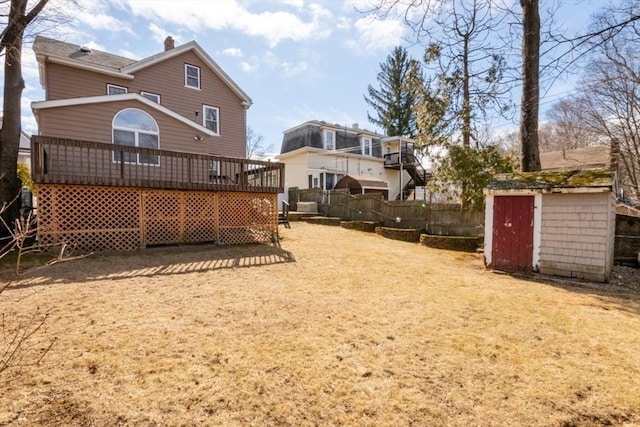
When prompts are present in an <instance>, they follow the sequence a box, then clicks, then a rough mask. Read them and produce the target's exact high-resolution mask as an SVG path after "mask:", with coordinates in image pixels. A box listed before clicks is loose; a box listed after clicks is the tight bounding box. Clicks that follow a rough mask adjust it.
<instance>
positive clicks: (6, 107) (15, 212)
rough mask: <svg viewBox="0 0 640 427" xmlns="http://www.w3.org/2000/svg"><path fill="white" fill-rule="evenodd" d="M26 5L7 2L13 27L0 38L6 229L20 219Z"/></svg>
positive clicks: (0, 153) (0, 156)
mask: <svg viewBox="0 0 640 427" xmlns="http://www.w3.org/2000/svg"><path fill="white" fill-rule="evenodd" d="M26 6H27V0H12V1H11V10H10V12H9V22H14V23H16V24H15V25H13V26H12V28H11V29H9V30H8V31H7V33H6V34H5V35H4V37H3V39H2V45H3V48H4V51H5V63H4V93H3V95H4V101H3V106H2V107H3V118H2V129H1V130H0V206H3V205H4V206H6V210H5V211H4V212H3V213H2V218H3V219H4V221H5V223H6V224H7V225H8V226H10V227H12V226H13V225H14V223H15V220H16V219H17V218H19V216H20V202H21V199H20V197H18V195H19V194H20V191H21V189H22V183H21V181H20V179H19V178H18V152H19V149H20V132H21V110H20V100H21V98H22V90H23V89H24V79H23V78H22V63H21V59H22V39H23V36H24V25H23V23H22V22H21V21H22V19H21V17H23V16H24V13H25V10H26ZM14 200H15V202H13V201H14ZM12 202H13V203H12ZM8 231H9V230H7V229H6V227H4V226H0V236H7V235H8Z"/></svg>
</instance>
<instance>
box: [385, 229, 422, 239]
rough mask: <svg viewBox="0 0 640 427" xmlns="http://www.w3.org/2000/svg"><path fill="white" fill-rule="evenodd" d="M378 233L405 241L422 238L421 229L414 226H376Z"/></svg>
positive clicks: (388, 237)
mask: <svg viewBox="0 0 640 427" xmlns="http://www.w3.org/2000/svg"><path fill="white" fill-rule="evenodd" d="M376 234H379V235H381V236H382V237H386V238H387V239H394V240H402V241H403V242H418V241H419V240H420V230H416V229H414V228H389V227H376Z"/></svg>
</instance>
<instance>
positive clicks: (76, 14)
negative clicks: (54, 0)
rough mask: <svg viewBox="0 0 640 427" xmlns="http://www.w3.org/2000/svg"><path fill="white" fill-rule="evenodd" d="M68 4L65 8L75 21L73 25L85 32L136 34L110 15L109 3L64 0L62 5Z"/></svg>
mask: <svg viewBox="0 0 640 427" xmlns="http://www.w3.org/2000/svg"><path fill="white" fill-rule="evenodd" d="M65 2H66V3H67V6H66V7H64V8H63V10H64V11H65V14H67V15H69V18H71V19H73V23H74V25H75V26H77V27H78V28H79V29H81V30H83V31H87V30H88V31H90V30H107V31H112V32H125V33H128V34H132V35H133V34H134V32H133V31H132V29H131V27H130V26H129V25H126V23H125V22H122V20H121V19H119V18H116V17H115V16H112V15H110V14H109V13H108V12H109V9H108V6H109V5H108V3H107V2H96V1H93V0H76V1H75V2H71V1H70V0H63V2H62V3H61V4H65Z"/></svg>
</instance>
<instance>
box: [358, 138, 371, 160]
mask: <svg viewBox="0 0 640 427" xmlns="http://www.w3.org/2000/svg"><path fill="white" fill-rule="evenodd" d="M360 146H361V148H362V151H361V152H362V154H363V155H364V156H371V138H365V137H362V138H361V139H360Z"/></svg>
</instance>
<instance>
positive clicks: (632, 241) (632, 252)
mask: <svg viewBox="0 0 640 427" xmlns="http://www.w3.org/2000/svg"><path fill="white" fill-rule="evenodd" d="M639 252H640V218H637V217H635V216H629V215H621V214H617V215H616V241H615V251H614V259H615V260H616V261H620V262H637V261H638V253H639Z"/></svg>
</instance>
